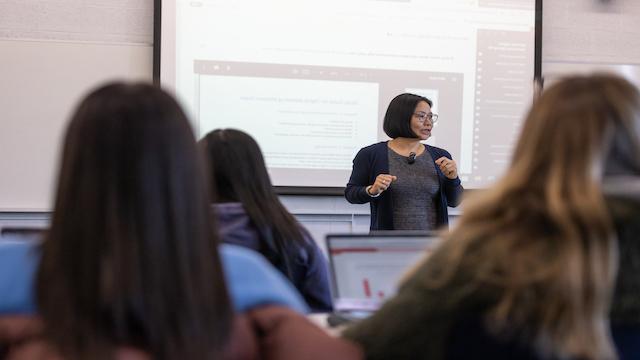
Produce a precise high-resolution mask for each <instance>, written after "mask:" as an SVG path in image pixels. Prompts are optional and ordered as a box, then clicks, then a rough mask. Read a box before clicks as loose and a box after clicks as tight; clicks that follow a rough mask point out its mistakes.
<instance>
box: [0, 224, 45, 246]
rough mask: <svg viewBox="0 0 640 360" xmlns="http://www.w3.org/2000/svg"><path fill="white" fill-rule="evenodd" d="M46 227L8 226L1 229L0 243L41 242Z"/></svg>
mask: <svg viewBox="0 0 640 360" xmlns="http://www.w3.org/2000/svg"><path fill="white" fill-rule="evenodd" d="M45 232H46V229H44V228H37V227H18V226H6V227H3V228H2V229H0V244H1V243H10V242H23V241H33V242H41V241H42V240H43V238H44V235H45Z"/></svg>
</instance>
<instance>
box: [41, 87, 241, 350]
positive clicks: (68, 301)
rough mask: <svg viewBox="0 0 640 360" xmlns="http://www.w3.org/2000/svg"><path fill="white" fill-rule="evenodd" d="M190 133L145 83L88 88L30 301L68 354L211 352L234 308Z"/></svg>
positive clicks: (169, 101) (70, 134)
mask: <svg viewBox="0 0 640 360" xmlns="http://www.w3.org/2000/svg"><path fill="white" fill-rule="evenodd" d="M200 159H201V158H200V157H199V152H198V149H197V146H196V143H195V139H194V136H193V133H192V130H191V128H190V125H189V123H188V121H187V118H186V116H185V114H184V113H183V111H182V110H181V109H180V107H179V106H178V104H177V103H176V101H175V100H174V99H173V98H172V97H171V96H169V95H168V94H166V93H165V92H163V91H162V90H160V89H159V88H156V87H153V86H151V85H147V84H122V83H114V84H109V85H106V86H103V87H101V88H99V89H97V90H95V91H94V92H92V93H91V94H89V95H88V96H87V97H86V98H85V99H84V100H83V101H82V103H81V104H80V105H79V107H78V108H77V110H76V112H75V115H74V116H73V118H72V120H71V122H70V124H69V127H68V129H67V134H66V140H65V143H64V150H63V154H62V164H61V169H60V174H59V179H58V189H57V195H56V201H55V211H54V213H53V218H52V222H51V229H50V231H49V233H48V236H47V238H46V241H45V242H44V245H43V254H42V262H41V265H40V268H39V270H38V276H37V301H38V308H39V311H40V314H41V315H42V317H43V318H44V321H45V324H46V332H47V336H48V337H49V338H50V339H51V340H52V341H53V343H54V344H55V345H56V346H57V347H58V349H59V350H60V351H61V352H62V354H63V355H65V356H66V357H69V358H74V359H76V358H78V359H80V358H82V359H88V358H91V359H98V358H110V357H111V356H112V353H113V350H114V347H117V346H122V345H127V346H135V347H139V348H141V349H144V350H146V351H149V352H150V354H151V355H152V357H153V358H154V359H177V358H184V359H205V358H214V357H216V356H219V355H220V353H221V351H222V349H223V347H224V345H225V343H226V341H227V337H228V333H229V329H230V326H231V325H230V323H231V317H232V309H231V305H230V302H229V299H228V295H227V290H226V287H225V284H224V278H223V274H222V269H221V263H220V259H219V255H218V251H217V238H216V235H215V233H216V232H215V229H214V228H213V227H212V223H211V219H210V217H209V214H210V209H209V205H208V202H207V201H206V198H207V195H206V194H207V189H206V185H205V181H204V179H203V176H204V174H203V173H202V171H201V165H202V164H201V161H200Z"/></svg>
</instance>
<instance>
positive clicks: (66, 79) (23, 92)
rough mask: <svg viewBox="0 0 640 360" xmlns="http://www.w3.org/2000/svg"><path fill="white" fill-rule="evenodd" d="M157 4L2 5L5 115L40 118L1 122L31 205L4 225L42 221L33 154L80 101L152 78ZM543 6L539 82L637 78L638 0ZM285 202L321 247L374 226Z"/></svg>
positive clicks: (350, 213) (0, 86)
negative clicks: (29, 111)
mask: <svg viewBox="0 0 640 360" xmlns="http://www.w3.org/2000/svg"><path fill="white" fill-rule="evenodd" d="M151 3H152V1H151V0H117V1H116V0H111V1H109V0H102V1H97V0H96V1H92V2H91V4H89V5H87V4H86V3H85V2H84V1H81V0H75V1H74V0H64V1H63V0H59V1H52V0H49V1H34V0H22V1H11V0H0V79H3V82H2V83H0V109H3V110H2V111H3V112H4V113H5V114H6V112H7V111H8V112H12V111H16V109H17V106H27V107H42V108H41V109H40V113H39V115H38V116H36V117H32V118H16V117H13V118H12V117H6V116H3V117H2V120H0V121H1V122H0V130H1V131H0V152H2V153H3V154H6V153H15V156H11V157H8V156H2V157H0V169H4V170H3V172H4V174H3V175H2V176H0V202H2V201H6V202H10V200H11V198H10V196H16V197H21V198H22V199H25V204H26V205H27V206H26V207H25V208H24V209H8V208H4V209H3V208H2V207H1V206H0V210H5V211H4V212H0V227H1V226H3V225H6V224H15V223H20V224H23V225H24V224H29V223H33V224H36V225H39V224H43V223H46V221H47V219H48V214H47V213H42V212H32V211H30V210H34V209H46V208H49V205H48V204H45V205H46V206H44V207H43V204H42V203H41V201H40V202H38V201H36V198H40V199H42V198H43V196H45V197H47V198H48V197H50V193H51V189H50V185H49V184H48V182H45V183H46V185H43V184H42V179H45V178H46V179H48V178H50V177H53V175H52V172H54V171H55V170H54V169H55V167H56V165H55V155H56V154H54V153H51V152H42V151H39V150H37V149H38V148H42V149H44V148H45V145H49V146H51V144H50V142H51V141H54V142H55V141H57V139H58V138H59V134H60V133H61V129H62V127H63V124H64V122H65V121H66V116H67V114H68V112H69V110H70V108H71V106H72V103H73V102H74V101H75V99H78V98H79V97H80V95H81V94H82V93H83V92H84V91H86V89H88V88H90V87H92V86H94V85H95V84H97V83H98V82H101V81H102V80H104V79H108V78H113V77H124V78H139V77H142V78H146V79H150V78H151V71H152V65H151V53H152V44H151V39H152V15H153V14H152V13H153V10H152V7H151V5H150V4H151ZM603 4H608V5H603ZM543 7H544V9H543V75H544V76H545V77H546V78H547V79H553V78H555V77H557V76H559V74H561V73H566V72H569V71H575V70H578V71H584V70H592V69H601V68H605V69H614V70H615V71H618V72H620V73H622V74H623V75H625V76H627V77H629V78H630V79H632V80H634V81H638V78H639V77H638V74H640V71H639V70H638V69H639V65H640V26H638V25H637V19H640V2H638V1H635V0H609V1H606V2H604V1H598V0H553V1H550V0H547V1H545V2H544V6H543ZM34 40H36V41H34ZM8 43H9V44H8ZM69 47H73V50H69V49H68V48H69ZM16 49H17V50H16ZM14 51H16V52H14ZM18 55H19V56H18ZM50 56H51V58H49V57H50ZM16 57H18V59H16ZM61 58H64V59H69V58H72V59H74V61H73V62H65V61H62V60H61ZM20 59H23V60H25V59H26V60H27V61H26V62H23V61H19V60H20ZM111 66H113V67H111ZM78 69H80V71H78ZM72 74H73V76H71V75H72ZM7 76H13V78H11V79H12V80H11V82H10V83H6V82H5V81H4V79H6V77H7ZM638 83H639V84H640V81H639V82H638ZM59 86H65V87H67V90H69V92H68V93H67V94H65V96H62V97H60V98H59V99H60V100H59V101H51V102H46V101H45V103H46V106H47V107H43V106H44V105H43V104H42V103H41V101H42V99H43V98H44V99H45V100H46V99H47V98H48V96H49V95H47V94H51V95H50V96H51V98H54V97H58V96H60V95H61V94H58V93H57V89H58V87H59ZM12 121H29V122H33V125H30V126H32V128H33V130H34V132H33V133H29V134H19V133H15V132H14V133H13V134H7V131H8V130H9V132H10V131H11V130H10V129H11V126H14V125H15V124H14V123H12ZM45 122H46V123H47V124H49V123H54V125H52V126H51V127H50V131H51V132H53V136H51V133H46V132H44V133H42V132H39V130H38V129H42V124H44V123H45ZM25 145H26V147H25ZM34 148H35V149H36V151H33V150H34ZM35 156H45V157H47V158H48V159H50V160H49V161H48V164H49V165H48V166H47V167H46V168H41V169H30V168H29V166H28V165H29V163H31V161H32V160H31V157H35ZM24 159H26V160H27V161H22V160H24ZM17 160H21V161H20V162H17ZM7 169H10V171H9V172H8V173H9V174H10V175H9V176H14V177H17V178H19V179H24V181H30V183H29V187H28V188H29V189H30V190H29V193H26V194H25V193H17V192H15V191H12V189H11V188H10V186H9V185H7V184H9V183H8V181H9V180H7V179H8V177H7V175H6V174H7ZM13 181H15V179H14V180H13ZM282 199H283V202H284V203H285V205H286V206H287V207H288V208H289V209H290V210H291V211H292V212H293V213H294V214H296V216H297V217H298V218H299V219H300V220H301V221H302V222H303V223H304V224H305V225H306V226H307V227H308V228H309V230H310V231H311V232H312V234H313V235H314V236H315V237H316V239H317V240H321V239H323V238H324V234H326V233H329V232H352V231H367V229H368V223H369V220H368V212H369V209H368V206H367V205H351V204H348V203H346V201H345V200H344V199H343V198H342V197H339V196H324V197H316V196H284V197H282ZM7 210H13V211H7ZM16 211H18V212H16ZM454 215H455V212H454ZM320 242H321V241H320Z"/></svg>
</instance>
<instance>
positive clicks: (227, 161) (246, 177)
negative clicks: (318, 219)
mask: <svg viewBox="0 0 640 360" xmlns="http://www.w3.org/2000/svg"><path fill="white" fill-rule="evenodd" d="M200 147H201V148H202V150H203V151H204V152H205V153H206V155H207V157H208V159H209V164H210V166H209V168H210V171H211V174H210V178H211V180H212V181H211V187H210V194H211V196H212V198H211V200H212V202H234V201H237V202H240V203H242V205H243V207H244V209H245V211H246V212H247V215H249V218H250V219H251V221H252V222H253V224H254V225H255V227H256V228H257V230H258V232H259V235H260V240H261V245H262V248H261V250H260V251H261V252H262V253H263V254H264V255H265V257H266V258H267V259H269V261H270V262H271V263H272V264H273V265H274V266H275V267H276V268H278V269H279V270H280V271H282V272H283V273H284V274H285V275H286V276H287V277H288V278H289V279H291V280H293V279H292V276H291V266H290V263H289V260H290V259H289V257H288V256H287V249H292V248H293V247H295V246H296V244H298V245H301V244H302V243H303V242H304V241H305V237H304V236H305V235H306V234H305V233H303V231H304V230H303V229H302V228H301V227H300V226H299V225H298V223H297V221H296V220H295V219H294V217H293V216H292V215H291V214H290V213H289V212H288V211H287V210H286V209H285V207H284V206H283V205H282V203H280V200H279V199H278V196H277V195H276V194H275V192H274V191H273V187H272V185H271V180H270V179H269V174H268V173H267V168H266V166H265V162H264V158H263V156H262V152H261V151H260V147H259V146H258V144H257V143H256V141H255V140H254V139H253V138H252V137H251V136H249V135H248V134H246V133H244V132H242V131H239V130H234V129H218V130H214V131H212V132H210V133H208V134H207V135H206V136H205V137H204V138H203V139H202V140H200Z"/></svg>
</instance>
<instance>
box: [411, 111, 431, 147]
mask: <svg viewBox="0 0 640 360" xmlns="http://www.w3.org/2000/svg"><path fill="white" fill-rule="evenodd" d="M429 114H431V106H429V104H427V102H426V101H420V102H419V103H418V105H416V108H415V110H414V111H413V115H412V116H411V130H413V132H414V133H415V134H416V135H418V137H419V138H420V140H427V139H428V138H430V137H431V130H432V129H433V122H431V120H430V119H427V116H428V115H429Z"/></svg>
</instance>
